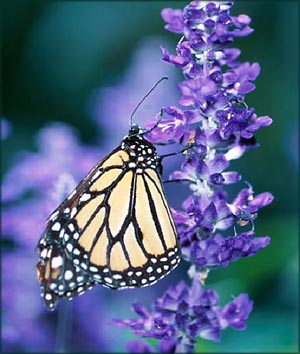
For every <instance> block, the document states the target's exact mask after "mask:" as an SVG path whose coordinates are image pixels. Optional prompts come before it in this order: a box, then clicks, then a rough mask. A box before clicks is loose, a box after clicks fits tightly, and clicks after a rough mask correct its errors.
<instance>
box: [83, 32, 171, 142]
mask: <svg viewBox="0 0 300 354" xmlns="http://www.w3.org/2000/svg"><path fill="white" fill-rule="evenodd" d="M161 40H162V39H159V38H155V37H153V38H152V37H150V38H147V39H145V40H144V41H142V42H141V43H139V44H138V46H137V49H136V52H135V53H134V55H133V57H132V60H131V63H129V68H128V69H127V70H126V72H125V73H124V75H123V77H122V80H121V82H120V83H118V85H117V86H116V85H114V86H112V87H106V88H101V89H100V90H96V91H95V92H94V93H93V94H92V95H91V98H90V100H89V110H90V112H91V116H92V119H93V120H94V121H96V123H97V124H98V125H99V126H100V128H101V129H104V130H105V135H106V143H108V144H111V145H109V146H108V148H114V147H115V145H114V146H113V145H112V142H113V141H115V139H116V136H119V138H118V139H119V140H120V139H121V138H122V137H123V136H124V135H125V134H126V133H127V132H128V128H129V119H130V115H131V113H132V112H133V110H134V108H135V107H136V106H137V104H138V103H139V102H140V100H141V99H142V98H143V96H144V95H145V94H146V93H147V92H148V91H149V89H150V88H151V85H152V84H153V83H155V81H156V80H158V79H160V78H161V77H163V76H168V77H169V79H170V82H171V81H172V80H174V76H175V74H174V73H175V70H174V69H173V68H171V67H166V66H165V65H164V64H163V63H162V62H160V55H159V50H158V49H159V46H160V43H161ZM161 85H162V87H159V88H157V89H156V90H155V91H153V92H152V93H151V95H150V96H149V97H148V98H147V101H145V102H144V103H143V104H142V105H141V107H140V108H139V109H138V111H137V113H136V115H135V117H134V119H133V123H137V124H138V125H140V126H142V125H143V123H144V121H145V119H146V118H149V117H152V116H154V113H155V112H158V111H160V109H161V108H162V107H163V106H165V105H171V104H174V103H176V101H177V100H178V93H177V91H176V90H174V89H173V90H172V85H170V84H169V83H168V82H164V83H163V84H161ZM162 92H163V94H162ZM103 122H105V126H103ZM116 122H117V124H116ZM109 137H113V139H109Z"/></svg>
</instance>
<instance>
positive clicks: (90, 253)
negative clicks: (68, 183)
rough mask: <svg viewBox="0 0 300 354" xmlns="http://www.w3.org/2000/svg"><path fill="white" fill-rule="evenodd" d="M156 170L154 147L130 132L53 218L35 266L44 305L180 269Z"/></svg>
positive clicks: (148, 282) (144, 281)
mask: <svg viewBox="0 0 300 354" xmlns="http://www.w3.org/2000/svg"><path fill="white" fill-rule="evenodd" d="M161 170H162V167H161V160H160V158H159V157H158V156H157V153H156V149H155V147H154V146H153V144H151V143H150V142H149V141H147V140H146V139H145V138H144V134H143V131H142V130H141V129H140V128H139V127H137V126H132V127H131V129H130V131H129V134H128V136H126V137H125V138H124V139H123V141H122V143H121V145H120V146H118V147H117V148H116V149H114V150H113V151H112V152H111V153H110V154H109V155H107V156H106V157H105V158H104V159H103V160H102V161H100V162H99V163H98V164H97V165H96V166H95V167H94V168H93V169H92V170H91V171H90V172H89V174H88V175H87V176H86V177H85V179H84V180H83V181H82V182H81V183H80V184H79V185H78V187H77V188H76V189H75V190H74V191H73V192H72V193H71V194H70V196H69V197H68V198H67V199H66V200H65V201H64V202H63V203H62V204H61V205H60V206H59V207H58V208H57V209H56V210H55V211H54V212H53V213H52V215H51V216H50V218H49V220H48V223H47V226H46V230H45V231H44V233H43V235H42V237H41V239H40V242H39V253H40V259H39V262H38V265H37V269H38V279H39V281H40V284H41V289H42V296H43V297H44V302H45V304H46V306H47V307H49V308H53V307H54V306H55V303H56V302H57V301H58V300H59V299H60V298H63V297H67V298H72V297H73V296H76V295H78V294H81V293H82V292H83V291H84V290H86V289H87V288H89V287H92V286H93V285H94V284H96V283H99V284H102V285H103V286H106V287H109V288H112V289H125V288H134V287H142V286H147V285H151V284H154V283H155V282H157V281H158V280H159V279H161V278H162V277H164V276H165V275H167V274H168V273H169V272H170V271H171V270H172V269H174V268H175V267H176V266H177V265H178V263H179V260H180V246H179V242H178V237H177V232H176V228H175V225H174V221H173V218H172V215H171V212H170V208H169V206H168V203H167V201H166V197H165V194H164V191H163V187H162V181H161ZM53 259H55V261H53ZM59 289H60V290H59ZM46 296H47V299H46Z"/></svg>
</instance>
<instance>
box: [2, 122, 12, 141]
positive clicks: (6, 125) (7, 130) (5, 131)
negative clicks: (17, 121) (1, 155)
mask: <svg viewBox="0 0 300 354" xmlns="http://www.w3.org/2000/svg"><path fill="white" fill-rule="evenodd" d="M11 130H12V127H11V124H10V122H9V121H8V120H7V119H5V118H1V140H5V139H7V138H8V137H9V135H10V134H11Z"/></svg>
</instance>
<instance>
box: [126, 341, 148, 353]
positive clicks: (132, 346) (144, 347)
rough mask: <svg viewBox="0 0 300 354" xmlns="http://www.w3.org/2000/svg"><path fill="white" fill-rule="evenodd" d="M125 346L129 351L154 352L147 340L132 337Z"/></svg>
mask: <svg viewBox="0 0 300 354" xmlns="http://www.w3.org/2000/svg"><path fill="white" fill-rule="evenodd" d="M126 348H127V350H128V352H129V353H154V349H153V348H152V346H151V345H150V344H148V343H147V342H143V341H141V340H138V339H133V340H131V341H128V342H127V343H126Z"/></svg>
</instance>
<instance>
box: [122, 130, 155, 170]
mask: <svg viewBox="0 0 300 354" xmlns="http://www.w3.org/2000/svg"><path fill="white" fill-rule="evenodd" d="M144 132H145V131H144V130H143V129H142V128H141V127H139V126H138V125H132V126H131V128H130V130H129V133H128V135H127V136H125V137H124V139H123V141H122V144H121V149H122V150H125V151H126V152H127V153H128V154H129V156H130V166H132V168H137V170H140V168H142V169H144V168H147V167H149V168H154V169H156V168H157V167H159V166H160V160H159V158H158V156H157V153H156V148H155V147H154V145H153V144H152V143H150V142H149V141H148V140H146V139H145V138H144Z"/></svg>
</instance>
